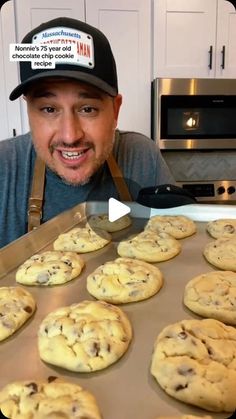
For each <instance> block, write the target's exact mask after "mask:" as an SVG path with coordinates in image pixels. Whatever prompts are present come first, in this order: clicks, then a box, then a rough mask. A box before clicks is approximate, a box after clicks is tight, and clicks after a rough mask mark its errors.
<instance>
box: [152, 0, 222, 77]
mask: <svg viewBox="0 0 236 419" xmlns="http://www.w3.org/2000/svg"><path fill="white" fill-rule="evenodd" d="M216 11H217V0H154V76H155V77H167V78H168V77H187V78H188V77H189V78H192V77H214V68H215V31H216ZM210 61H211V65H210Z"/></svg>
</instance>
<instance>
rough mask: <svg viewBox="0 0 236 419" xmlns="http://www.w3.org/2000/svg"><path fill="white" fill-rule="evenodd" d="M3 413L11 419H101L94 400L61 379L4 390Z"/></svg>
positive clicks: (22, 383)
mask: <svg viewBox="0 0 236 419" xmlns="http://www.w3.org/2000/svg"><path fill="white" fill-rule="evenodd" d="M0 409H1V411H2V413H3V414H4V415H5V416H6V417H8V418H11V419H59V418H63V419H73V418H76V419H84V418H86V419H101V418H102V416H101V414H100V412H99V408H98V405H97V403H96V400H95V398H94V396H93V395H92V394H91V393H89V392H88V391H86V390H84V389H82V388H81V387H80V386H79V385H78V384H72V383H69V382H66V381H64V380H62V379H58V378H56V379H55V378H51V379H50V378H49V380H48V382H47V381H40V380H32V381H30V380H28V381H17V382H13V383H10V384H8V385H6V386H5V387H4V388H3V389H2V390H0Z"/></svg>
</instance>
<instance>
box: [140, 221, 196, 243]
mask: <svg viewBox="0 0 236 419" xmlns="http://www.w3.org/2000/svg"><path fill="white" fill-rule="evenodd" d="M146 229H151V230H154V231H156V232H162V233H168V234H170V235H171V236H172V237H174V238H175V239H183V238H184V237H188V236H191V235H192V234H194V233H196V231H197V227H196V224H195V222H194V221H193V220H191V219H190V218H188V217H185V216H183V215H154V216H153V217H151V218H150V220H149V221H148V223H147V225H146Z"/></svg>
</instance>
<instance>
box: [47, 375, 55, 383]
mask: <svg viewBox="0 0 236 419" xmlns="http://www.w3.org/2000/svg"><path fill="white" fill-rule="evenodd" d="M55 380H57V377H54V376H53V375H50V376H49V377H48V382H49V383H52V382H53V381H55Z"/></svg>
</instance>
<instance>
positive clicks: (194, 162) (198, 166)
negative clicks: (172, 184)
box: [162, 150, 236, 182]
mask: <svg viewBox="0 0 236 419" xmlns="http://www.w3.org/2000/svg"><path fill="white" fill-rule="evenodd" d="M162 155H163V157H164V159H165V161H166V163H167V164H168V166H169V168H170V170H171V172H172V174H173V176H174V178H175V180H176V181H180V182H181V181H204V180H235V179H236V150H223V151H221V150H219V151H202V152H201V151H184V150H183V151H162Z"/></svg>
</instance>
